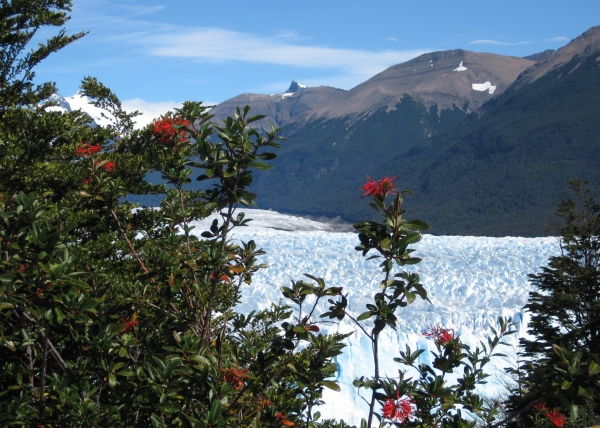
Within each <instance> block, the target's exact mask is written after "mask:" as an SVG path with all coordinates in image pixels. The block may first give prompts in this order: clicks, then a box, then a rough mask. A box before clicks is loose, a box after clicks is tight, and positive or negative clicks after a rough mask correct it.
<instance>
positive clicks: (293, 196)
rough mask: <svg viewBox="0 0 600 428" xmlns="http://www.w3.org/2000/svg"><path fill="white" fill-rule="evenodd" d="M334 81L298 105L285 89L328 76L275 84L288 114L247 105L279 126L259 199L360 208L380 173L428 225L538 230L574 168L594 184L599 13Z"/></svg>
mask: <svg viewBox="0 0 600 428" xmlns="http://www.w3.org/2000/svg"><path fill="white" fill-rule="evenodd" d="M329 89H331V92H329V93H330V94H332V97H331V98H330V99H327V100H324V99H322V100H323V101H322V102H319V100H316V99H314V98H313V99H314V101H315V103H314V104H313V105H312V107H311V108H308V107H307V106H306V105H307V104H305V106H306V107H305V108H303V109H302V111H297V112H295V111H294V110H293V102H294V101H293V100H300V99H302V97H303V96H304V95H303V94H304V93H305V92H306V91H317V90H318V91H323V92H324V91H325V89H324V87H321V88H299V89H298V90H297V91H296V92H294V93H293V94H292V95H285V94H283V95H280V97H281V96H284V99H285V100H288V99H289V102H290V104H289V106H290V109H291V110H289V111H291V112H292V113H289V114H282V111H283V109H284V104H281V101H280V100H279V99H277V97H278V96H264V95H263V96H262V97H270V98H268V100H269V101H268V102H267V104H264V105H259V106H257V108H256V109H255V108H254V106H253V110H252V111H253V112H254V113H259V114H260V113H262V114H267V115H269V117H268V120H270V121H272V122H274V123H275V124H276V126H283V135H284V136H285V137H287V138H288V141H287V142H285V143H284V148H283V149H282V150H281V153H280V156H279V157H278V158H277V159H276V160H275V161H274V164H275V166H276V169H273V170H269V171H265V172H260V173H259V174H257V180H256V183H255V192H256V193H257V194H258V195H259V199H258V203H259V205H260V206H261V207H262V208H272V209H274V210H277V211H282V212H289V213H294V214H303V215H312V216H328V217H336V216H341V218H342V219H345V220H347V221H357V220H360V219H364V218H368V217H370V216H371V215H372V212H371V211H370V208H369V207H368V206H367V204H366V201H361V200H360V199H361V192H360V190H359V189H360V187H361V185H362V184H363V183H364V181H365V179H366V175H367V174H368V175H369V176H371V177H373V178H381V177H383V176H385V175H388V176H396V177H397V182H398V183H399V186H401V187H402V188H409V189H413V190H414V191H415V193H416V194H415V195H414V196H411V197H409V198H407V199H408V200H407V201H406V206H407V209H408V210H409V213H410V214H411V216H414V217H419V218H423V219H424V220H426V221H429V222H430V223H431V224H432V225H433V230H432V232H433V233H436V234H457V235H490V236H504V235H520V236H542V235H545V234H548V231H547V230H546V229H545V227H544V224H545V223H548V224H552V223H553V222H554V221H555V219H554V216H553V213H554V211H555V208H556V205H557V203H558V202H560V201H561V200H562V199H564V198H566V197H568V196H569V193H568V191H567V180H568V179H569V178H583V179H588V180H591V184H592V185H593V186H596V188H598V187H600V120H599V119H600V27H594V28H592V29H590V30H589V31H587V32H585V33H584V34H582V35H581V36H579V37H577V38H576V39H574V40H573V41H571V42H570V43H569V44H568V45H566V46H564V47H563V48H561V49H559V50H557V51H545V52H542V53H540V54H536V55H531V56H529V57H528V58H515V57H506V56H501V55H493V54H484V53H475V52H469V51H464V50H452V51H445V52H434V53H429V54H425V55H421V56H420V57H418V58H415V59H413V60H411V61H407V62H405V63H402V64H399V65H396V66H393V67H390V68H389V69H387V70H385V71H383V72H382V73H379V74H378V75H376V76H374V77H373V78H371V79H369V80H367V81H366V82H364V83H362V84H360V85H358V86H357V87H355V88H353V89H351V90H350V91H336V92H333V91H334V90H333V88H329ZM288 93H289V92H288ZM250 97H252V96H251V95H248V94H246V95H242V96H240V97H236V100H237V101H239V102H240V104H238V105H243V104H244V101H245V100H246V99H248V100H250ZM262 99H263V100H267V98H262ZM269 102H270V103H271V104H269ZM277 103H279V105H278V108H279V110H278V114H279V116H278V117H275V116H273V115H272V114H270V113H269V111H270V110H269V109H272V107H269V108H266V106H267V105H272V104H277ZM234 104H235V103H231V100H228V101H226V102H225V103H223V104H220V105H219V106H217V107H216V108H215V109H214V110H213V112H214V113H215V115H216V118H217V119H219V118H221V117H223V116H226V115H227V114H231V107H232V106H233V105H234ZM248 104H250V105H252V103H251V102H249V103H248ZM283 117H286V119H283V120H281V119H279V118H283Z"/></svg>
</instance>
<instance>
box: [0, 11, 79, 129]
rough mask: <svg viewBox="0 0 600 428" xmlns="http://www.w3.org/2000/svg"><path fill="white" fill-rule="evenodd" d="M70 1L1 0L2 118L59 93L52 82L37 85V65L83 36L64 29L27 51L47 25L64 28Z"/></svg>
mask: <svg viewBox="0 0 600 428" xmlns="http://www.w3.org/2000/svg"><path fill="white" fill-rule="evenodd" d="M70 10H71V1H70V0H2V2H0V23H1V24H0V25H1V28H0V52H1V53H0V55H1V57H2V66H1V67H0V117H3V114H4V112H5V110H6V109H8V108H9V107H14V106H21V105H30V106H32V105H35V104H38V103H39V102H40V101H43V100H45V99H46V98H48V97H49V96H50V95H52V94H53V93H55V92H56V88H55V86H54V85H53V84H52V83H46V84H43V85H40V86H37V87H34V84H33V79H34V77H35V73H34V72H33V68H34V67H35V66H37V65H38V64H39V63H40V62H42V61H43V60H44V59H45V58H47V57H48V55H50V54H51V53H53V52H57V51H58V50H60V49H62V48H63V47H65V46H67V45H68V44H70V43H72V42H74V41H75V40H77V39H80V38H81V37H83V36H84V34H85V33H77V34H74V35H71V36H68V35H66V33H65V31H64V30H61V31H60V32H59V33H58V34H57V35H56V36H54V37H52V38H50V39H49V40H47V41H46V43H40V44H39V46H38V47H37V48H36V49H32V50H31V51H30V52H25V48H26V47H27V46H28V44H29V42H30V41H31V40H32V39H33V37H34V36H35V34H36V32H37V31H38V30H39V29H40V28H43V27H48V26H50V27H60V26H62V25H64V24H65V22H67V20H68V19H69V17H68V15H67V12H68V11H70Z"/></svg>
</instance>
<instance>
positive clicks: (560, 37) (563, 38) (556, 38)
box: [548, 36, 569, 42]
mask: <svg viewBox="0 0 600 428" xmlns="http://www.w3.org/2000/svg"><path fill="white" fill-rule="evenodd" d="M548 41H549V42H568V41H569V39H568V38H566V37H564V36H559V37H553V38H551V39H549V40H548Z"/></svg>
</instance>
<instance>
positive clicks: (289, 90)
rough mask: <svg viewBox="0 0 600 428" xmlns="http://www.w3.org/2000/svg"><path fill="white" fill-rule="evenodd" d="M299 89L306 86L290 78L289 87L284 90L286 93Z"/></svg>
mask: <svg viewBox="0 0 600 428" xmlns="http://www.w3.org/2000/svg"><path fill="white" fill-rule="evenodd" d="M301 89H306V86H304V85H302V84H300V83H298V82H296V81H295V80H292V83H291V85H290V87H289V88H288V89H287V91H285V92H286V93H294V92H298V91H299V90H301Z"/></svg>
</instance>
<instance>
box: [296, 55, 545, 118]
mask: <svg viewBox="0 0 600 428" xmlns="http://www.w3.org/2000/svg"><path fill="white" fill-rule="evenodd" d="M533 64H534V61H531V60H528V59H524V58H517V57H508V56H502V55H495V54H489V53H476V52H470V51H465V50H461V49H459V50H452V51H444V52H432V53H428V54H424V55H421V56H419V57H417V58H415V59H412V60H410V61H407V62H405V63H402V64H398V65H395V66H393V67H390V68H388V69H387V70H385V71H383V72H381V73H379V74H377V75H375V76H374V77H372V78H371V79H369V80H367V81H366V82H364V83H361V84H360V85H358V86H356V87H355V88H353V89H351V90H350V91H348V93H346V94H344V95H343V96H341V97H339V98H337V99H335V100H332V101H329V102H328V103H325V104H322V105H320V106H318V107H316V108H314V109H313V110H311V111H310V112H306V113H305V114H304V115H302V116H299V117H298V118H297V119H296V120H298V119H300V118H302V119H304V120H314V119H319V118H327V119H332V118H337V117H346V116H356V118H358V117H362V116H364V115H368V114H369V113H370V112H374V111H377V110H379V109H381V108H382V107H387V108H388V109H393V108H394V106H395V105H396V104H397V103H399V102H400V101H401V99H402V97H403V96H404V94H409V95H410V96H411V97H412V98H413V99H415V100H416V101H419V102H421V103H423V104H424V105H425V106H426V107H430V106H432V105H433V104H437V105H438V108H439V109H440V110H441V109H445V108H452V107H453V106H456V107H458V108H461V109H464V107H465V106H467V107H466V110H467V111H472V110H475V109H477V108H479V107H480V106H481V105H482V104H483V103H484V102H486V101H487V100H489V99H490V98H491V97H492V96H494V95H497V94H499V93H501V92H503V91H504V90H505V89H506V88H507V87H508V86H509V85H510V84H511V83H513V82H514V81H515V79H516V78H517V76H518V75H519V74H520V73H521V72H523V71H524V70H525V69H527V68H528V67H530V66H531V65H533ZM486 82H489V83H486ZM473 85H476V86H473ZM474 88H476V89H479V90H476V89H474Z"/></svg>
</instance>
